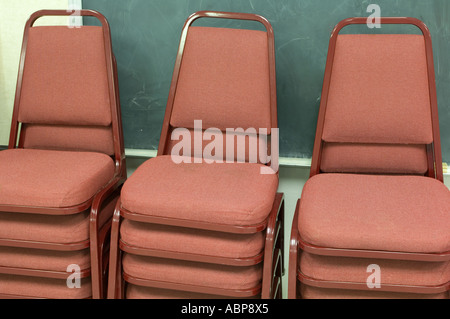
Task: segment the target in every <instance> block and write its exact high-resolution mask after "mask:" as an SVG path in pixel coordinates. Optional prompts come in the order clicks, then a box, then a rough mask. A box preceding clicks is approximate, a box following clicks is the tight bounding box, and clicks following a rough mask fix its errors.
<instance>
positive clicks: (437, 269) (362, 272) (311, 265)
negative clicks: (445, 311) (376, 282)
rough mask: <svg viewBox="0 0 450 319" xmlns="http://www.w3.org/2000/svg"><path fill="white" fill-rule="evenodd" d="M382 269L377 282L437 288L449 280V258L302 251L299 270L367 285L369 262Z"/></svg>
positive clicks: (313, 274) (317, 276)
mask: <svg viewBox="0 0 450 319" xmlns="http://www.w3.org/2000/svg"><path fill="white" fill-rule="evenodd" d="M372 264H374V265H378V266H379V267H380V270H381V276H380V284H381V287H383V285H403V286H422V287H440V286H443V285H445V284H447V283H450V261H445V262H422V261H407V260H389V259H369V258H351V257H331V256H320V255H315V254H309V253H307V252H302V254H301V256H300V263H299V270H300V272H301V273H302V274H303V275H305V276H307V277H309V278H311V279H315V280H324V281H337V282H351V283H362V284H366V282H367V278H368V276H369V275H370V274H371V273H368V272H367V267H368V266H369V265H372Z"/></svg>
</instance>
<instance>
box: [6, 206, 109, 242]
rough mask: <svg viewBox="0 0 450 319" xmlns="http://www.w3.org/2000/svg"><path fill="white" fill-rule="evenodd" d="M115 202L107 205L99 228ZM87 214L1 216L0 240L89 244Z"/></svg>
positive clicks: (103, 209) (102, 209) (10, 214)
mask: <svg viewBox="0 0 450 319" xmlns="http://www.w3.org/2000/svg"><path fill="white" fill-rule="evenodd" d="M116 202H117V198H114V199H112V200H109V201H107V203H106V204H105V205H104V207H102V208H101V213H100V214H99V217H98V224H99V226H100V227H102V226H103V225H105V223H106V222H107V221H108V220H109V219H110V218H111V216H112V213H113V211H114V207H115V204H116ZM89 221H90V211H85V212H82V213H79V214H73V215H57V216H53V215H40V214H20V213H6V212H2V213H0V238H1V239H15V240H25V241H37V242H50V243H61V244H64V243H66V244H69V243H79V242H84V241H86V240H89V238H90V236H89V234H90V232H89Z"/></svg>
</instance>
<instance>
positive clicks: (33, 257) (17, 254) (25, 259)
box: [0, 247, 91, 276]
mask: <svg viewBox="0 0 450 319" xmlns="http://www.w3.org/2000/svg"><path fill="white" fill-rule="evenodd" d="M69 265H78V266H79V267H80V269H81V270H86V269H89V268H90V265H91V261H90V253H89V249H84V250H79V251H52V250H41V249H26V248H15V247H0V267H11V268H24V269H36V270H46V271H58V272H66V271H67V267H68V266H69ZM69 274H70V273H68V274H67V276H69Z"/></svg>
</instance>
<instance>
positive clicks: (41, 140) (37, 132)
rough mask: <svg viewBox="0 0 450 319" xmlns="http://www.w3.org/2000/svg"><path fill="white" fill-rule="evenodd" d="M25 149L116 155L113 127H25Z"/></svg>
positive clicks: (23, 131)
mask: <svg viewBox="0 0 450 319" xmlns="http://www.w3.org/2000/svg"><path fill="white" fill-rule="evenodd" d="M21 134H22V135H23V139H24V144H23V147H24V148H33V149H46V150H61V151H80V152H82V151H86V152H99V153H105V154H107V155H114V141H113V134H112V130H111V127H103V126H60V125H31V124H29V125H23V126H22V131H21Z"/></svg>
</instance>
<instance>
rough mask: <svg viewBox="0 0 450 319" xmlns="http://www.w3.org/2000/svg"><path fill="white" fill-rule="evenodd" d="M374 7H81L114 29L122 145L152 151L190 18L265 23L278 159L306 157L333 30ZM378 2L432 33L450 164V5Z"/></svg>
mask: <svg viewBox="0 0 450 319" xmlns="http://www.w3.org/2000/svg"><path fill="white" fill-rule="evenodd" d="M371 3H374V1H369V0H339V1H337V0H127V1H123V0H84V1H83V8H85V9H94V10H98V11H100V12H101V13H103V14H104V15H105V16H106V18H107V19H108V21H109V22H110V24H111V32H112V39H113V49H114V52H115V55H116V57H117V61H118V69H119V81H120V85H119V87H120V94H121V104H122V114H123V115H122V116H123V123H124V135H125V145H126V147H127V148H133V149H151V150H155V149H157V146H158V142H159V135H160V130H161V124H162V121H163V117H164V111H165V107H166V101H167V97H168V93H169V87H170V81H171V78H172V71H173V67H174V62H175V57H176V53H177V49H178V44H179V39H180V33H181V29H182V26H183V24H184V22H185V20H186V18H187V17H188V16H189V15H190V14H192V13H194V12H196V11H199V10H212V11H231V12H247V13H257V14H260V15H262V16H264V17H265V18H267V19H268V20H269V21H270V23H271V24H272V26H273V28H274V31H275V42H276V43H275V45H276V59H277V90H278V114H279V115H278V116H279V126H280V156H284V157H297V158H309V157H311V155H312V149H313V141H314V134H315V128H316V122H317V114H318V108H319V103H320V97H321V90H322V81H323V73H324V69H325V61H326V55H327V49H328V41H329V37H330V34H331V31H332V29H333V28H334V26H335V25H336V24H337V23H338V22H339V21H341V20H343V19H345V18H349V17H355V16H365V17H367V16H369V15H370V13H368V12H367V8H368V6H369V4H371ZM375 3H377V4H378V5H379V6H380V8H381V15H382V16H410V17H415V18H418V19H420V20H422V21H423V22H425V23H426V24H427V26H428V27H429V29H430V31H431V34H432V39H433V46H434V59H435V66H436V81H437V91H438V103H439V115H440V124H441V125H440V126H441V138H442V152H443V157H444V161H447V162H449V161H450V1H449V0H397V1H392V0H377V1H376V2H375ZM90 23H94V22H91V20H90V19H89V18H87V19H85V24H90ZM222 23H223V24H224V25H226V24H228V23H230V22H222ZM236 26H239V25H236ZM383 28H385V27H384V26H383ZM383 28H382V31H384V32H386V30H388V31H389V32H396V30H395V29H393V27H392V28H391V27H389V29H383ZM366 29H367V30H369V29H368V28H366ZM377 32H380V30H378V31H377Z"/></svg>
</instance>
